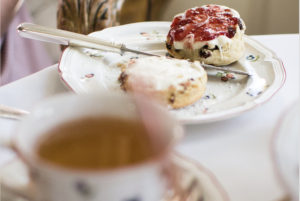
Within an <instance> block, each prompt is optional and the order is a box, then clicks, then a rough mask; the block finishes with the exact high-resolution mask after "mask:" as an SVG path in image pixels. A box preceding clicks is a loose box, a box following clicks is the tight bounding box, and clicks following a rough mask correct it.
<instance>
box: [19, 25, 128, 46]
mask: <svg viewBox="0 0 300 201" xmlns="http://www.w3.org/2000/svg"><path fill="white" fill-rule="evenodd" d="M17 30H18V32H19V34H20V35H21V36H22V37H25V38H30V39H34V40H40V41H44V42H50V43H56V44H60V45H70V46H80V47H87V48H92V49H100V50H107V47H108V48H110V49H111V48H113V49H119V50H121V48H122V46H123V45H122V44H118V43H114V42H108V41H105V40H101V39H99V38H95V37H92V36H88V35H83V34H79V33H74V32H70V31H65V30H61V29H55V28H51V27H45V26H41V25H36V24H32V23H22V24H20V25H19V26H18V28H17ZM114 51H115V50H114Z"/></svg>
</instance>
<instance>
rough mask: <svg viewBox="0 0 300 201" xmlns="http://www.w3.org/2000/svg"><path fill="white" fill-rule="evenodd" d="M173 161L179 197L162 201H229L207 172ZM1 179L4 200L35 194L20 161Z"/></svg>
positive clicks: (180, 159)
mask: <svg viewBox="0 0 300 201" xmlns="http://www.w3.org/2000/svg"><path fill="white" fill-rule="evenodd" d="M172 161H173V163H172V169H175V170H177V171H176V174H174V175H175V177H176V179H177V181H179V182H178V183H177V184H176V186H177V188H178V189H179V191H180V192H181V193H180V194H173V192H172V190H170V192H168V193H167V195H166V197H165V198H164V199H163V200H162V201H178V200H185V198H186V196H187V197H188V198H189V201H199V200H202V201H229V197H228V195H227V193H226V192H225V190H224V188H223V187H222V186H221V184H220V183H219V182H218V181H217V179H216V178H215V176H214V175H213V174H212V173H211V172H210V171H208V170H207V169H205V168H203V167H202V166H201V165H199V164H197V163H195V162H193V161H190V160H189V159H187V158H185V157H183V156H180V155H178V154H174V156H173V158H172ZM0 178H2V179H1V181H0V185H1V186H2V193H3V195H1V196H2V198H3V199H4V200H17V198H18V197H22V198H25V200H26V201H27V200H28V201H29V199H28V196H31V195H30V193H29V192H34V187H33V186H34V184H32V183H31V181H30V178H29V175H28V170H27V168H26V166H25V165H24V163H23V162H22V161H21V160H20V159H14V160H12V161H11V162H9V163H8V164H7V165H5V166H4V167H3V168H1V169H0ZM12 189H14V190H12ZM17 192H18V193H17ZM28 193H29V194H28ZM26 195H27V196H26ZM22 200H23V199H22Z"/></svg>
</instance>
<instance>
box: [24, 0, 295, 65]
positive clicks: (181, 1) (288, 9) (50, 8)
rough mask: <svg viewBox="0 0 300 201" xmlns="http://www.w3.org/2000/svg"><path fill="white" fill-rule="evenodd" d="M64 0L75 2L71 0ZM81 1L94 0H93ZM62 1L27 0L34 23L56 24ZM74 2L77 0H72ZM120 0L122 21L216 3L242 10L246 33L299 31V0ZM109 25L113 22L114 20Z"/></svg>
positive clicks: (55, 51) (168, 16)
mask: <svg viewBox="0 0 300 201" xmlns="http://www.w3.org/2000/svg"><path fill="white" fill-rule="evenodd" d="M64 1H68V2H72V0H64ZM76 1H77V0H76ZM80 1H81V2H91V0H80ZM95 1H98V2H100V1H104V0H95ZM116 1H117V0H116ZM151 1H152V2H154V3H155V5H152V8H151V9H152V11H151V12H152V13H151V14H150V15H149V13H148V14H147V9H149V8H146V7H147V2H148V3H149V2H151ZM59 2H60V3H61V2H63V0H26V1H25V6H26V7H27V10H28V11H29V13H30V15H31V16H32V20H33V22H34V23H37V24H40V25H46V26H50V27H56V26H57V9H58V6H59V5H60V6H61V5H62V4H59ZM73 2H75V1H74V0H73ZM119 2H122V3H123V5H124V6H125V7H126V8H125V9H124V11H122V14H121V15H120V16H119V17H120V19H119V20H121V24H125V23H128V22H133V21H144V20H146V19H148V20H163V21H171V20H172V18H173V16H174V15H175V14H177V13H180V12H183V11H184V10H185V9H188V8H191V7H195V6H201V5H203V4H213V3H215V4H221V5H226V6H228V7H232V8H234V9H236V10H237V11H239V13H240V15H241V17H242V18H243V19H244V21H245V23H246V26H247V30H246V34H248V35H259V34H284V33H299V1H298V0H285V1H282V0H230V1H225V0H209V1H208V0H201V1H200V0H119ZM148 11H149V10H148ZM114 25H115V24H114ZM102 26H103V25H102ZM107 26H112V24H110V25H107ZM67 28H68V27H67ZM100 28H101V26H100ZM43 45H45V46H46V48H47V52H48V53H49V54H50V56H51V59H52V60H53V63H55V62H57V61H58V60H59V57H60V54H61V51H60V48H59V47H58V46H57V45H52V44H43Z"/></svg>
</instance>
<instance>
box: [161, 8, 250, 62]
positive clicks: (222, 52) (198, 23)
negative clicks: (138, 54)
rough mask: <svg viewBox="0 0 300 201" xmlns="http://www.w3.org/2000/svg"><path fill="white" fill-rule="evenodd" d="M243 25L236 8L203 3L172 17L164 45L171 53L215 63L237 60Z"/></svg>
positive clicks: (241, 41)
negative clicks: (203, 4)
mask: <svg viewBox="0 0 300 201" xmlns="http://www.w3.org/2000/svg"><path fill="white" fill-rule="evenodd" d="M245 29H246V26H245V23H244V22H243V20H242V19H241V18H240V15H239V13H238V12H237V11H235V10H234V9H232V8H228V7H226V6H219V5H205V6H201V7H196V8H191V9H188V10H186V11H185V12H184V13H181V14H178V15H176V16H175V17H174V19H173V22H172V24H171V27H170V31H169V33H168V35H167V40H166V47H167V50H168V52H169V54H171V55H172V56H174V57H175V58H179V59H191V60H198V61H201V62H204V63H206V64H212V65H217V66H222V65H228V64H230V63H233V62H235V61H237V60H238V59H240V58H241V57H242V56H243V54H244V51H245V46H244V40H243V36H244V32H245Z"/></svg>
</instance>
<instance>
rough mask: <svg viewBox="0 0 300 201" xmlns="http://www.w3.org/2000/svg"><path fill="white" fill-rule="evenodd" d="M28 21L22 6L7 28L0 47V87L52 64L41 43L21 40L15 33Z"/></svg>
mask: <svg viewBox="0 0 300 201" xmlns="http://www.w3.org/2000/svg"><path fill="white" fill-rule="evenodd" d="M30 21H31V18H30V16H29V14H28V12H27V10H26V8H25V6H22V8H21V9H20V10H19V12H18V13H17V15H16V16H15V18H14V19H13V21H12V22H11V24H10V26H9V28H8V31H7V33H6V35H5V38H4V41H3V44H2V47H1V69H0V70H1V71H0V86H1V85H4V84H7V83H9V82H12V81H14V80H17V79H20V78H22V77H24V76H27V75H30V74H32V73H34V72H37V71H39V70H41V69H43V68H45V67H47V66H49V65H51V64H53V63H54V61H51V59H50V57H49V55H48V53H47V52H46V50H45V49H44V47H43V45H42V42H39V41H34V40H31V39H25V38H22V37H20V36H19V34H18V33H17V30H16V28H17V26H18V25H19V24H20V23H22V22H30Z"/></svg>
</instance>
